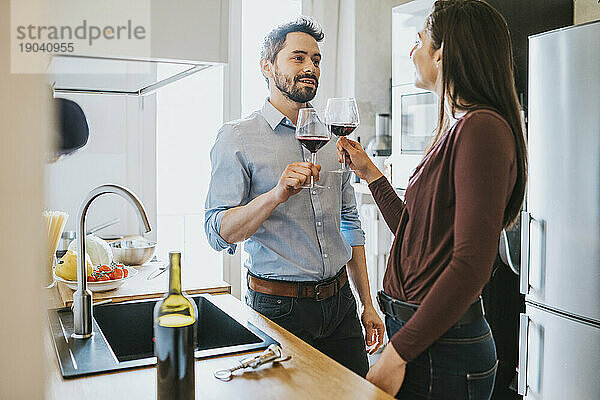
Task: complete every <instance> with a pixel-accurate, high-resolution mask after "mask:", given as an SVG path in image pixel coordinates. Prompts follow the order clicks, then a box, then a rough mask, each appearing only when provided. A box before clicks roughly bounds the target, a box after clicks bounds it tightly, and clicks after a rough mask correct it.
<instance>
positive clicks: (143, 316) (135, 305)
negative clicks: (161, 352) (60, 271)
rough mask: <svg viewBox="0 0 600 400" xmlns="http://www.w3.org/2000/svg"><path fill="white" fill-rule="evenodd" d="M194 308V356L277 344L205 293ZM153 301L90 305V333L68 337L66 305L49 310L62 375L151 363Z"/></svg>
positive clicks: (153, 359) (70, 320)
mask: <svg viewBox="0 0 600 400" xmlns="http://www.w3.org/2000/svg"><path fill="white" fill-rule="evenodd" d="M191 298H192V299H193V300H194V301H195V302H196V305H197V306H198V323H197V329H198V331H197V335H196V337H197V343H196V349H195V352H194V355H195V357H196V358H199V359H201V358H207V357H214V356H219V355H224V354H233V353H240V352H247V351H254V350H261V349H265V348H267V347H268V346H269V345H270V344H272V343H277V342H276V341H275V340H274V339H273V338H271V337H270V336H268V335H266V334H265V333H264V332H262V331H261V330H260V329H258V328H257V327H256V326H254V325H252V324H251V323H249V322H246V324H245V326H244V325H242V324H240V323H239V322H237V321H236V320H235V319H233V318H231V317H230V316H229V315H227V314H226V313H225V312H224V311H222V310H221V309H220V308H218V307H217V306H216V305H214V304H213V303H212V302H211V301H210V300H209V299H208V297H207V296H206V295H196V296H191ZM155 304H156V300H142V301H129V302H124V303H117V304H105V305H101V306H96V307H94V320H93V321H92V328H93V331H94V336H93V337H92V338H90V339H84V340H78V339H72V338H71V337H70V334H71V332H72V331H73V315H72V312H71V310H70V309H68V308H62V309H56V310H50V311H49V319H50V328H51V330H52V336H53V339H54V344H55V348H56V353H57V356H58V360H59V364H60V368H61V372H62V375H63V377H65V378H71V377H75V376H81V375H89V374H94V373H100V372H105V371H114V370H119V369H126V368H134V367H140V366H146V365H153V364H156V357H154V346H153V310H154V305H155Z"/></svg>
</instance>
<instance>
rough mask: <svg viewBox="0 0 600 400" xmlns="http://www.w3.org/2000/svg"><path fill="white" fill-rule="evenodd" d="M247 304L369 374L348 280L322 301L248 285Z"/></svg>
mask: <svg viewBox="0 0 600 400" xmlns="http://www.w3.org/2000/svg"><path fill="white" fill-rule="evenodd" d="M246 304H248V305H249V306H250V307H252V308H253V309H254V310H256V311H258V312H259V313H261V314H262V315H264V316H265V317H267V318H269V319H270V320H271V321H273V322H275V323H276V324H278V325H279V326H281V327H282V328H284V329H286V330H288V331H290V332H291V333H293V334H294V335H296V336H297V337H299V338H300V339H302V340H304V341H305V342H306V343H308V344H309V345H311V346H313V347H314V348H316V349H317V350H319V351H321V352H323V353H325V354H326V355H328V356H329V357H331V358H333V359H334V360H336V361H337V362H339V363H340V364H342V365H343V366H345V367H346V368H349V369H350V370H352V371H354V372H355V373H357V374H358V375H360V376H362V377H363V378H364V377H365V376H366V375H367V371H368V370H369V362H368V360H367V353H366V350H365V338H364V336H363V332H362V325H361V324H360V321H359V320H358V314H357V312H356V300H355V299H354V295H353V294H352V290H351V289H350V285H349V284H348V283H346V284H345V285H344V286H342V288H341V289H340V290H339V291H338V293H337V294H335V295H334V296H332V297H329V298H327V299H325V300H322V301H317V300H314V299H308V298H301V299H299V298H295V297H283V296H274V295H270V294H264V293H259V292H255V291H254V290H252V289H250V288H248V292H247V294H246Z"/></svg>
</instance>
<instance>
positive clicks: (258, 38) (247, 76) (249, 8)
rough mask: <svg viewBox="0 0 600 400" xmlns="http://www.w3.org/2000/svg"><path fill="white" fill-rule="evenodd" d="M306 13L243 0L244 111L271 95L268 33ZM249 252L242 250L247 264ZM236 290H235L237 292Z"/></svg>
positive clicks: (287, 5) (297, 5) (297, 7)
mask: <svg viewBox="0 0 600 400" xmlns="http://www.w3.org/2000/svg"><path fill="white" fill-rule="evenodd" d="M300 14H302V1H300V0H286V1H282V0H243V2H242V32H241V37H242V46H241V47H242V51H241V58H242V59H241V70H242V81H241V86H242V88H241V89H242V90H241V94H242V99H241V100H242V101H241V110H242V116H247V115H249V114H250V113H252V112H253V111H255V110H258V109H260V108H262V106H263V103H264V101H265V99H266V98H267V97H268V95H269V91H268V88H267V83H266V82H265V78H264V77H263V75H262V73H261V71H260V50H261V48H262V44H263V40H264V38H265V36H266V35H267V33H269V32H270V31H271V30H272V29H273V28H274V27H276V26H277V25H280V24H282V23H285V22H288V21H290V20H292V19H294V18H295V17H297V16H299V15H300ZM247 257H248V254H247V253H246V252H242V254H241V263H242V264H244V262H245V260H246V259H247ZM240 282H241V288H240V289H241V290H240V293H241V298H244V295H245V293H246V269H245V268H241V280H240ZM234 293H235V291H234Z"/></svg>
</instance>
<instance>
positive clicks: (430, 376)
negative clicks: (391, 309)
mask: <svg viewBox="0 0 600 400" xmlns="http://www.w3.org/2000/svg"><path fill="white" fill-rule="evenodd" d="M385 325H386V329H387V334H388V337H390V338H391V337H392V336H393V335H394V334H395V333H396V332H398V331H399V330H400V329H401V328H402V326H403V325H404V322H402V321H398V320H396V319H394V318H392V317H389V316H387V315H386V317H385ZM497 368H498V360H497V357H496V345H495V344H494V338H493V337H492V332H491V331H490V327H489V325H488V323H487V321H486V320H485V318H483V317H482V318H481V319H480V320H479V321H476V322H473V323H470V324H465V325H460V326H455V327H453V328H451V329H450V330H449V331H448V332H446V333H445V334H444V335H443V336H442V337H440V338H439V339H438V340H437V341H436V342H435V343H434V344H432V345H431V346H430V347H429V348H427V349H426V350H425V351H423V352H422V353H421V354H420V355H419V356H418V357H417V358H415V359H414V360H412V361H411V362H409V363H408V364H407V365H406V375H405V377H404V383H403V384H402V387H401V388H400V391H399V392H398V394H397V395H396V398H398V399H427V400H438V399H452V400H459V399H465V400H489V399H490V397H491V396H492V391H493V389H494V379H495V377H496V369H497Z"/></svg>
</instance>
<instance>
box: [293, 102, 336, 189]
mask: <svg viewBox="0 0 600 400" xmlns="http://www.w3.org/2000/svg"><path fill="white" fill-rule="evenodd" d="M330 138H331V133H330V132H329V129H327V127H326V126H325V124H323V122H322V119H321V118H320V117H319V113H318V112H317V110H315V109H314V108H301V109H300V110H299V112H298V121H297V123H296V139H298V141H299V142H300V144H301V145H302V146H303V147H304V148H305V149H307V150H308V151H310V159H311V163H313V164H316V163H317V151H318V150H319V149H320V148H321V147H323V146H325V145H326V144H327V142H329V139H330ZM301 187H302V188H303V189H315V188H319V189H320V188H325V186H321V185H316V184H315V180H314V177H313V176H312V175H311V176H310V185H304V186H301Z"/></svg>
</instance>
